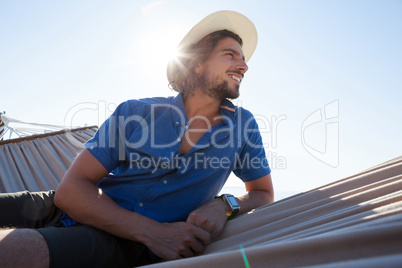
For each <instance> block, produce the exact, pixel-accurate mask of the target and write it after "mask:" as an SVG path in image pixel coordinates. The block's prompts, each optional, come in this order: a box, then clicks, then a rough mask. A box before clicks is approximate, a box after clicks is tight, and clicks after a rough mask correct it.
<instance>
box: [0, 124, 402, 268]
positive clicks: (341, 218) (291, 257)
mask: <svg viewBox="0 0 402 268" xmlns="http://www.w3.org/2000/svg"><path fill="white" fill-rule="evenodd" d="M96 129H97V128H96V127H88V128H80V129H75V130H70V131H65V130H64V131H59V132H55V133H51V134H42V135H36V136H30V137H24V138H20V139H16V140H9V141H2V142H0V192H15V191H22V190H30V191H39V190H50V189H56V187H57V185H58V184H59V182H60V180H61V178H62V176H63V174H64V172H65V171H66V170H67V168H68V167H69V166H70V165H71V163H72V161H73V159H74V158H75V157H76V155H77V154H78V153H79V152H80V150H82V148H83V147H82V145H83V143H84V142H85V141H86V140H88V139H89V138H90V137H92V136H93V134H94V133H95V131H96ZM401 265H402V157H399V158H396V159H393V160H390V161H388V162H386V163H383V164H381V165H378V166H375V167H373V168H371V169H369V170H366V171H364V172H361V173H359V174H356V175H354V176H351V177H348V178H345V179H343V180H340V181H337V182H334V183H331V184H329V185H325V186H322V187H320V188H317V189H314V190H311V191H308V192H305V193H302V194H298V195H295V196H292V197H289V198H287V199H283V200H280V201H277V202H275V203H272V204H270V205H267V206H264V207H261V208H258V209H256V210H255V211H253V212H251V213H249V214H246V215H241V216H239V217H237V218H235V219H234V220H232V221H230V222H228V224H227V226H226V228H225V230H224V232H223V234H222V235H221V237H220V238H219V240H218V241H215V242H214V243H212V244H210V245H209V246H208V247H207V248H206V250H205V253H204V254H203V255H202V256H198V257H193V258H188V259H183V260H178V261H170V262H164V263H160V264H155V265H151V266H149V267H303V266H308V267H327V268H329V267H362V266H364V267H400V266H401Z"/></svg>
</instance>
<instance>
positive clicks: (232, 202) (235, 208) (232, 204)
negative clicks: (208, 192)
mask: <svg viewBox="0 0 402 268" xmlns="http://www.w3.org/2000/svg"><path fill="white" fill-rule="evenodd" d="M216 198H217V199H221V200H222V201H223V203H224V204H225V207H226V216H227V220H231V219H232V218H234V217H235V216H236V215H237V214H238V213H239V212H240V205H239V203H238V202H237V199H236V198H235V197H234V196H233V195H231V194H222V195H220V196H217V197H216Z"/></svg>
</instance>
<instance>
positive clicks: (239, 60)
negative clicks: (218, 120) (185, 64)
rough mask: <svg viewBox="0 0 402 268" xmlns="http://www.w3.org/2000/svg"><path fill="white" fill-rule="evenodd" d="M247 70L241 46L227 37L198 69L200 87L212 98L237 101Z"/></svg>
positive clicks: (220, 41)
mask: <svg viewBox="0 0 402 268" xmlns="http://www.w3.org/2000/svg"><path fill="white" fill-rule="evenodd" d="M247 70H248V67H247V64H246V63H245V61H244V55H243V51H242V49H241V46H240V44H239V43H238V42H237V41H236V40H234V39H233V38H230V37H226V38H224V39H221V40H219V41H218V44H217V46H216V47H215V49H214V50H213V51H212V52H211V56H210V57H209V59H208V60H207V61H206V62H204V63H202V64H199V66H198V67H197V73H198V75H199V80H198V82H199V83H198V86H199V87H200V88H201V89H202V91H203V92H204V93H205V94H207V95H208V96H210V97H213V98H216V99H219V100H222V99H225V98H228V99H236V98H237V97H239V95H240V92H239V87H240V83H241V81H242V79H243V76H244V73H245V72H246V71H247Z"/></svg>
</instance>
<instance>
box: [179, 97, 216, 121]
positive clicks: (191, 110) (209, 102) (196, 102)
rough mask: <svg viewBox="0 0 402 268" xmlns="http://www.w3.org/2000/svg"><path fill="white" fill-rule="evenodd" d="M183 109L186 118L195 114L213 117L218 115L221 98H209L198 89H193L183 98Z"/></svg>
mask: <svg viewBox="0 0 402 268" xmlns="http://www.w3.org/2000/svg"><path fill="white" fill-rule="evenodd" d="M183 102H184V109H185V110H186V115H187V118H188V119H191V118H193V117H195V116H205V117H206V118H213V117H215V116H218V115H219V114H220V113H219V107H220V105H221V100H218V99H214V98H211V97H210V96H208V95H206V94H203V93H202V92H201V91H200V90H193V91H192V92H191V93H189V94H188V95H187V96H186V98H185V99H184V100H183Z"/></svg>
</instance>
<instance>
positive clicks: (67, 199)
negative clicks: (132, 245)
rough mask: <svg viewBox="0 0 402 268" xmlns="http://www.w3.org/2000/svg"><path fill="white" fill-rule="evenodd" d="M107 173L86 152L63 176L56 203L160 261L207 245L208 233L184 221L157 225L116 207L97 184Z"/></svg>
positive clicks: (84, 221) (196, 250) (80, 220)
mask: <svg viewBox="0 0 402 268" xmlns="http://www.w3.org/2000/svg"><path fill="white" fill-rule="evenodd" d="M107 174H108V172H107V170H106V169H105V168H104V167H103V166H102V164H100V163H99V161H98V160H97V159H96V158H95V157H94V156H93V155H92V154H91V153H90V152H89V151H87V150H86V149H84V150H83V151H82V152H81V154H80V155H79V156H78V157H77V159H76V160H75V161H74V163H73V164H72V166H71V167H70V168H69V169H68V171H67V172H66V174H65V175H64V177H63V179H62V181H61V183H60V186H59V187H58V189H57V191H56V196H55V204H56V206H57V207H59V208H60V209H62V210H63V211H65V212H66V213H67V214H68V215H69V216H70V217H72V218H73V219H74V220H76V221H78V222H80V223H82V224H86V225H89V226H92V227H95V228H98V229H100V230H103V231H106V232H108V233H111V234H113V235H116V236H119V237H122V238H125V239H129V240H133V241H137V242H140V243H143V244H145V245H146V246H147V247H148V248H150V249H151V250H152V251H153V252H154V253H155V254H156V255H158V256H159V257H161V258H163V259H177V258H181V257H188V256H193V255H194V254H195V253H200V252H202V251H203V249H204V245H207V244H209V234H208V233H207V232H205V231H204V230H202V229H201V228H198V227H196V226H193V225H191V224H187V223H184V222H177V223H158V222H156V221H154V220H152V219H149V218H147V217H144V216H142V215H140V214H138V213H136V212H132V211H129V210H126V209H124V208H122V207H120V206H119V205H117V204H116V203H115V202H114V201H113V200H112V199H111V198H109V197H108V196H107V195H105V194H102V192H101V190H100V189H98V188H97V187H96V183H97V182H98V181H99V180H100V179H102V178H103V177H104V176H106V175H107Z"/></svg>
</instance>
